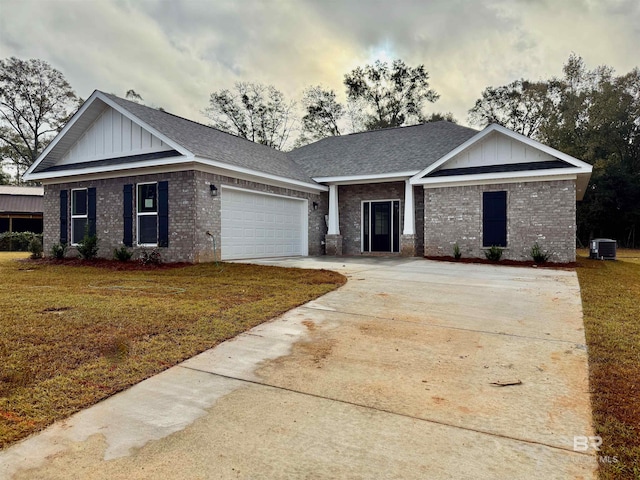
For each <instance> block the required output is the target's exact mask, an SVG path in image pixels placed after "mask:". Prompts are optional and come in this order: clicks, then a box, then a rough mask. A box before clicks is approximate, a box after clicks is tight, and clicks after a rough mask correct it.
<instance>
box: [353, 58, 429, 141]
mask: <svg viewBox="0 0 640 480" xmlns="http://www.w3.org/2000/svg"><path fill="white" fill-rule="evenodd" d="M344 84H345V86H346V87H347V96H348V98H349V99H350V100H360V101H362V102H363V103H364V104H365V105H366V106H367V111H366V123H365V127H366V128H367V129H370V130H373V129H377V128H387V127H399V126H402V125H407V124H412V123H418V122H420V119H421V118H422V117H423V112H422V108H423V105H424V103H425V102H435V101H436V100H438V98H439V95H438V94H437V93H436V92H435V90H432V89H430V88H429V74H428V72H427V71H426V70H425V68H424V65H418V66H417V67H410V66H408V65H407V64H405V63H404V62H403V61H402V60H394V61H393V63H392V64H391V66H389V65H388V64H387V63H386V62H381V61H377V62H375V64H373V65H366V66H365V67H364V68H362V67H357V68H356V69H354V70H352V71H351V73H348V74H346V75H345V76H344Z"/></svg>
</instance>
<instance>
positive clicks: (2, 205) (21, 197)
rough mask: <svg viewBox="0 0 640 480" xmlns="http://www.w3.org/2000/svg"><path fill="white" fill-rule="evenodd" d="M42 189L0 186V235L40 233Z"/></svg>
mask: <svg viewBox="0 0 640 480" xmlns="http://www.w3.org/2000/svg"><path fill="white" fill-rule="evenodd" d="M43 195H44V190H43V188H42V187H16V186H12V185H0V233H5V232H33V233H42V211H43V208H42V206H43Z"/></svg>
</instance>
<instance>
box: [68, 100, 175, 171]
mask: <svg viewBox="0 0 640 480" xmlns="http://www.w3.org/2000/svg"><path fill="white" fill-rule="evenodd" d="M172 150H173V149H172V148H171V147H170V146H168V145H167V144H166V143H164V142H163V141H162V140H161V139H160V138H158V137H157V136H155V135H153V134H152V133H151V132H149V131H148V130H146V129H145V128H144V127H142V126H140V125H139V124H137V123H136V122H134V121H132V120H131V119H129V118H127V117H125V116H124V115H123V114H121V113H120V112H118V111H116V110H114V109H113V108H111V107H107V108H105V109H104V110H103V112H102V113H101V114H100V115H99V116H98V118H96V120H95V121H94V122H93V123H92V124H91V125H90V126H89V128H88V129H87V130H85V131H84V133H83V134H82V135H81V136H80V138H78V139H77V140H76V141H75V143H73V144H72V145H71V146H70V147H69V148H68V149H67V151H66V152H65V153H64V154H63V155H62V156H61V157H60V159H59V160H57V161H56V162H55V165H72V164H78V163H85V162H91V161H97V160H103V159H106V158H113V157H127V156H133V155H145V154H149V153H157V152H168V151H172Z"/></svg>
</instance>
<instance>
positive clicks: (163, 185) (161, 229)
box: [158, 182, 169, 247]
mask: <svg viewBox="0 0 640 480" xmlns="http://www.w3.org/2000/svg"><path fill="white" fill-rule="evenodd" d="M158 246H159V247H168V246H169V182H158Z"/></svg>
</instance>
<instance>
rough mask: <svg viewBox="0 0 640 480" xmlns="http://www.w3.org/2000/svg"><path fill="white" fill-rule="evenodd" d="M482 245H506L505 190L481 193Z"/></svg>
mask: <svg viewBox="0 0 640 480" xmlns="http://www.w3.org/2000/svg"><path fill="white" fill-rule="evenodd" d="M482 245H483V246H485V247H491V246H494V245H495V246H497V247H506V246H507V192H504V191H502V192H484V193H483V195H482Z"/></svg>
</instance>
